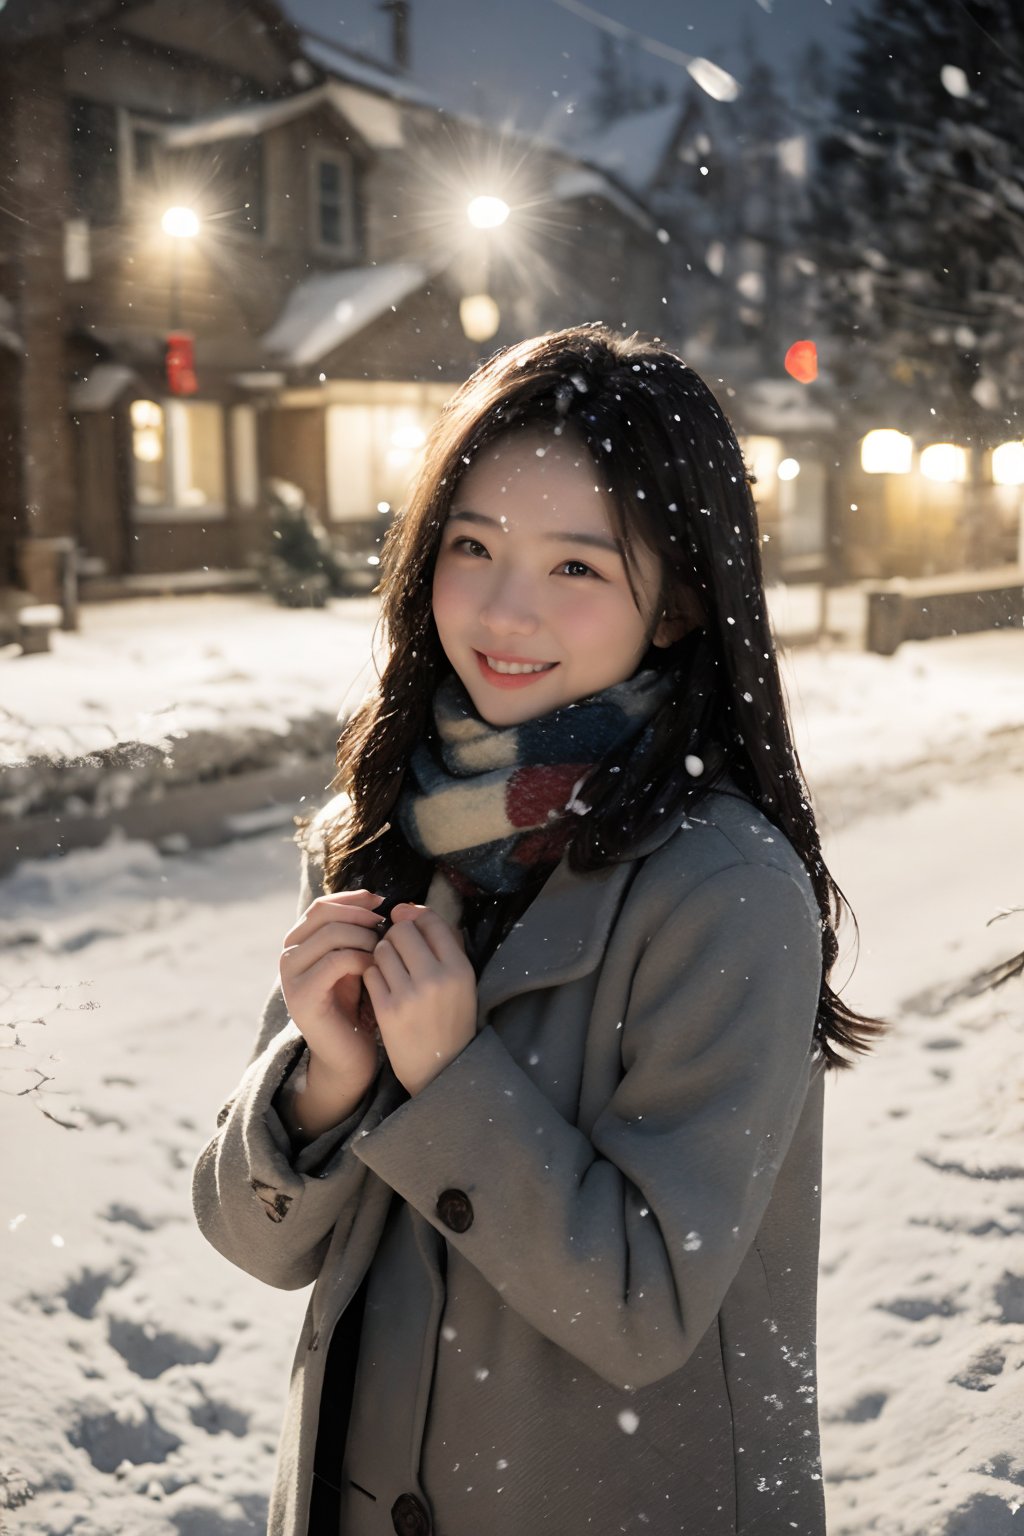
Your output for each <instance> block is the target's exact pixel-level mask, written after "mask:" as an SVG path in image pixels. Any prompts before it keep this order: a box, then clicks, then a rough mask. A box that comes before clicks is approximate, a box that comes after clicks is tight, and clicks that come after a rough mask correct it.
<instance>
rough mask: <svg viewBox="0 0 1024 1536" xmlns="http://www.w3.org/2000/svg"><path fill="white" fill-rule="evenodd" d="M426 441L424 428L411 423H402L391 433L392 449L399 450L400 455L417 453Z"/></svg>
mask: <svg viewBox="0 0 1024 1536" xmlns="http://www.w3.org/2000/svg"><path fill="white" fill-rule="evenodd" d="M426 440H427V434H426V432H424V430H423V428H422V427H421V426H419V425H417V424H416V423H415V422H411V421H407V422H402V424H401V425H400V426H397V427H395V428H394V430H393V431H392V433H391V447H392V448H397V449H398V451H399V452H400V453H415V452H416V449H417V448H422V447H423V444H424V443H425V442H426Z"/></svg>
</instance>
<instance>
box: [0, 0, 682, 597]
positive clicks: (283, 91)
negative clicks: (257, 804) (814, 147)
mask: <svg viewBox="0 0 1024 1536" xmlns="http://www.w3.org/2000/svg"><path fill="white" fill-rule="evenodd" d="M400 9H401V8H399V10H400ZM0 129H2V130H3V132H4V139H5V143H6V144H7V146H8V162H7V175H6V179H5V187H4V197H3V198H2V199H0V469H2V470H3V474H2V476H0V526H2V529H3V533H2V535H0V561H2V562H3V569H2V570H0V583H3V582H8V583H9V582H11V581H12V580H13V581H15V582H17V583H20V585H21V586H23V587H26V588H29V589H31V590H32V591H33V593H34V595H35V596H37V597H39V598H40V599H43V600H52V599H53V597H54V595H55V593H54V591H53V586H54V580H55V576H54V566H53V562H52V560H51V559H49V558H48V556H49V555H50V554H52V551H53V549H54V548H55V547H56V546H55V545H54V542H53V541H54V540H57V541H60V540H64V541H68V540H70V541H71V546H72V547H73V549H74V552H75V559H76V563H77V565H78V568H79V570H80V571H81V572H82V573H83V575H84V576H86V577H88V576H89V574H90V573H91V574H92V575H93V577H94V578H97V577H100V576H102V577H103V578H104V579H105V583H106V585H105V587H104V590H109V589H110V583H111V581H114V582H115V583H116V582H117V581H118V580H125V579H128V578H131V577H133V576H158V575H160V574H161V573H176V572H187V571H191V572H196V571H210V572H216V571H243V570H245V569H247V568H248V567H249V566H251V564H252V562H253V559H254V556H255V555H256V554H257V552H258V551H259V550H260V549H261V548H262V547H264V545H265V543H266V538H267V526H268V511H267V508H268V486H270V485H272V483H273V482H274V481H285V482H289V483H290V484H291V485H293V486H296V487H298V488H299V490H300V491H301V493H302V494H303V496H304V497H305V499H306V501H307V502H308V503H309V504H310V506H312V507H313V508H314V510H315V511H316V512H317V513H318V514H319V515H320V517H321V518H322V519H323V520H324V521H325V522H326V523H327V524H328V526H329V527H331V528H333V529H334V530H335V531H336V533H337V534H338V535H339V537H341V538H344V536H345V534H346V533H347V532H348V533H352V535H353V536H354V537H355V536H358V537H362V538H364V537H365V536H366V534H367V530H368V529H370V528H373V529H377V530H380V531H382V529H383V526H384V524H385V521H386V518H387V516H388V515H389V513H390V510H391V509H392V508H394V507H396V506H397V505H399V504H400V502H401V499H402V496H403V495H404V492H405V489H406V486H407V484H408V481H409V478H410V476H411V474H412V472H413V471H414V469H415V466H416V462H417V457H418V454H419V451H420V449H421V447H422V445H423V442H424V439H425V435H426V432H427V430H428V429H429V426H430V423H431V422H432V420H433V419H434V417H435V416H436V414H437V412H438V411H439V409H440V408H441V406H442V404H443V403H444V401H445V400H446V399H447V398H448V396H449V395H450V393H451V391H452V389H453V387H454V386H455V384H456V383H457V382H458V381H459V380H461V379H462V378H464V377H465V375H466V374H467V372H468V371H469V370H470V369H471V368H472V367H473V366H474V364H475V363H476V362H477V361H479V360H480V358H481V357H482V356H483V355H485V354H486V353H487V352H489V351H490V350H492V349H493V348H494V347H495V346H497V345H500V344H502V343H503V342H507V341H512V340H515V339H516V338H517V337H520V336H523V335H527V334H531V333H533V332H535V331H538V330H542V329H547V328H550V327H553V326H558V325H564V324H570V323H574V322H578V321H584V320H591V319H601V320H604V321H606V322H608V323H610V324H613V325H616V326H618V325H626V326H628V327H630V328H632V327H634V326H635V327H639V328H641V329H653V328H655V327H656V326H657V325H658V324H659V322H660V323H661V324H663V323H664V312H663V311H661V312H659V304H660V296H661V293H662V290H663V287H664V284H663V282H662V281H661V273H662V271H663V266H664V250H663V245H662V243H661V242H660V241H659V239H658V226H657V223H656V221H655V220H654V218H653V217H652V215H651V213H650V212H649V210H648V209H647V208H646V206H645V205H644V203H643V201H642V200H641V199H640V198H638V197H637V196H636V195H635V194H634V193H633V192H632V191H631V190H629V189H628V188H626V187H625V186H624V185H623V184H621V183H620V182H618V181H617V180H616V178H615V176H614V174H609V173H607V172H605V171H604V170H602V169H600V168H595V167H592V166H588V165H586V164H585V162H584V161H582V160H581V158H580V156H579V155H578V154H574V153H572V152H569V151H567V150H565V149H564V148H560V147H558V146H556V145H553V144H546V143H543V142H540V141H536V140H530V139H528V138H524V137H522V136H520V135H514V134H508V133H501V132H499V131H498V130H496V129H494V128H493V127H490V126H488V125H485V124H482V123H479V122H476V121H472V120H468V119H466V118H465V117H463V116H459V115H457V114H454V113H451V112H448V111H446V110H445V108H444V106H443V105H442V104H440V103H438V102H436V101H433V100H431V99H430V98H429V97H428V96H427V94H426V93H425V92H423V91H422V90H420V89H419V88H418V87H417V86H416V85H415V84H414V82H413V81H412V80H411V79H410V78H409V76H408V75H407V74H406V73H404V72H402V71H401V70H399V69H398V68H395V67H392V68H389V67H387V66H385V65H382V64H374V63H372V62H370V61H367V60H364V59H360V58H357V57H355V56H353V55H351V54H347V53H343V52H341V51H340V50H337V49H334V48H329V47H327V46H326V45H324V44H322V43H320V42H318V41H316V40H314V39H310V38H307V37H304V36H303V35H301V34H300V33H299V32H298V31H297V30H296V29H295V28H294V27H293V26H292V25H291V24H290V23H289V22H288V21H287V19H286V18H285V17H284V15H283V14H282V13H281V12H280V11H279V10H278V9H277V7H276V6H275V5H274V4H272V3H270V0H138V3H131V0H128V3H125V0H122V3H116V0H77V3H75V4H68V3H60V0H10V3H9V4H8V6H7V7H6V8H5V10H4V11H2V12H0ZM481 195H489V196H492V197H496V198H501V199H502V200H504V202H505V203H506V204H507V206H508V207H509V209H510V210H511V212H510V214H509V217H508V219H507V222H506V223H505V224H504V225H503V226H502V227H500V228H493V229H487V228H483V229H480V228H474V227H473V226H472V225H471V224H470V222H469V220H468V219H467V207H468V205H469V203H470V202H471V201H472V199H473V198H475V197H479V196H481ZM168 229H170V230H171V231H173V232H171V233H169V232H168ZM176 337H177V338H180V340H179V341H178V342H177V343H176V344H174V345H172V346H171V350H170V352H169V340H171V341H173V338H176ZM382 514H383V517H382ZM84 586H85V591H86V593H87V592H88V581H86V582H85V583H84Z"/></svg>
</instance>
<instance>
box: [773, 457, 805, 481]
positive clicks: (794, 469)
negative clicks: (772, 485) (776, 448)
mask: <svg viewBox="0 0 1024 1536" xmlns="http://www.w3.org/2000/svg"><path fill="white" fill-rule="evenodd" d="M799 473H800V460H799V459H783V461H782V463H781V464H780V465H779V468H778V476H779V479H780V480H795V479H796V477H797V475H798V474H799Z"/></svg>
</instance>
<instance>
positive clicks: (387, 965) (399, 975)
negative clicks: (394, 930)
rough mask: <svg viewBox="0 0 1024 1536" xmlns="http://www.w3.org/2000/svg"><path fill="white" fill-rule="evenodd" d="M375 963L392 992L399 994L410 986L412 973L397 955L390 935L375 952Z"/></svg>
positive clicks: (382, 940)
mask: <svg viewBox="0 0 1024 1536" xmlns="http://www.w3.org/2000/svg"><path fill="white" fill-rule="evenodd" d="M373 963H374V965H375V966H376V967H377V969H378V971H379V972H380V974H381V975H382V976H383V978H384V980H385V981H386V982H387V985H388V989H389V990H390V991H391V992H393V993H394V992H399V991H401V990H402V988H403V987H406V986H408V984H409V979H410V972H409V970H408V967H407V966H406V965H405V963H404V961H403V959H402V957H401V956H400V955H399V954H397V953H396V951H395V948H394V945H393V944H392V942H391V936H390V934H389V935H388V937H387V938H386V939H381V941H380V943H379V944H378V945H377V948H376V949H375V950H374V952H373Z"/></svg>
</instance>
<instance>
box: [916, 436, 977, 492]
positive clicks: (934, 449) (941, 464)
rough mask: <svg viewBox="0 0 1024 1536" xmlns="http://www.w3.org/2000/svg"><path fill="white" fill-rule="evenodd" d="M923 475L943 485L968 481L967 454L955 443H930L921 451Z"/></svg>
mask: <svg viewBox="0 0 1024 1536" xmlns="http://www.w3.org/2000/svg"><path fill="white" fill-rule="evenodd" d="M921 473H922V475H924V477H925V479H926V480H938V481H939V482H940V483H941V484H942V485H951V484H953V482H954V481H962V480H966V479H967V454H966V453H965V452H964V450H963V449H962V448H958V447H957V445H956V444H955V443H930V444H929V446H928V447H927V448H923V449H922V450H921Z"/></svg>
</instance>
